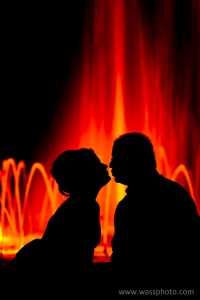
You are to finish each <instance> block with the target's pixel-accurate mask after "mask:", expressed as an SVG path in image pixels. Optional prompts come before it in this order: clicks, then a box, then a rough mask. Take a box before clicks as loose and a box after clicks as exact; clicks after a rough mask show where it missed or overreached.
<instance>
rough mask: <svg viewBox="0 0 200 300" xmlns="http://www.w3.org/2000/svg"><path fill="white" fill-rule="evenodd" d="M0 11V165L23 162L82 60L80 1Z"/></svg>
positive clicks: (82, 2) (82, 5)
mask: <svg viewBox="0 0 200 300" xmlns="http://www.w3.org/2000/svg"><path fill="white" fill-rule="evenodd" d="M50 3H51V1H50V2H48V5H47V4H46V5H44V4H43V5H38V4H37V5H35V6H34V4H32V3H31V2H27V4H24V3H23V4H21V5H20V4H19V3H18V2H17V3H15V2H14V1H13V3H10V2H9V3H8V4H7V5H4V7H3V9H2V10H1V13H2V17H3V26H2V28H1V30H2V31H1V68H0V70H1V98H0V99H1V100H0V101H1V102H0V103H1V107H0V128H1V138H0V162H1V161H2V160H3V159H5V158H8V157H13V158H14V159H16V160H17V161H19V160H21V159H23V160H25V161H26V160H28V159H29V156H30V155H31V153H32V151H33V149H34V144H35V143H36V141H37V140H38V139H40V137H41V136H42V134H43V132H44V131H45V130H47V128H48V126H49V123H50V122H51V116H52V111H53V110H54V108H55V103H56V101H58V99H59V94H60V92H61V90H62V87H63V85H64V84H65V82H66V81H67V78H68V76H70V68H71V67H72V65H73V61H74V60H75V58H76V57H77V56H78V55H80V54H81V40H82V34H83V24H84V16H85V5H86V1H85V0H72V1H69V0H67V1H65V2H64V3H63V4H62V5H60V4H58V3H57V2H56V1H55V2H52V4H50Z"/></svg>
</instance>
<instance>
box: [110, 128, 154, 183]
mask: <svg viewBox="0 0 200 300" xmlns="http://www.w3.org/2000/svg"><path fill="white" fill-rule="evenodd" d="M109 167H110V168H111V169H112V171H111V172H112V175H113V176H114V177H115V181H116V182H119V183H122V184H125V185H129V184H131V183H133V182H134V181H140V180H142V179H143V178H144V177H146V176H149V175H151V174H152V173H154V172H155V170H156V159H155V154H154V150H153V145H152V143H151V141H150V139H149V138H148V137H147V136H145V135H144V134H142V133H138V132H130V133H125V134H123V135H120V136H119V137H118V138H117V139H115V141H114V144H113V148H112V159H111V162H110V165H109Z"/></svg>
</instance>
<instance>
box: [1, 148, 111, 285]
mask: <svg viewBox="0 0 200 300" xmlns="http://www.w3.org/2000/svg"><path fill="white" fill-rule="evenodd" d="M50 173H51V175H52V177H53V178H54V179H55V181H56V182H57V184H58V188H59V191H60V193H61V194H62V195H64V196H65V197H66V201H64V203H62V205H61V206H60V207H59V208H58V209H57V211H56V212H55V213H54V215H52V217H51V218H50V220H49V221H48V224H47V226H46V229H45V231H44V234H43V236H42V237H41V239H35V240H33V241H31V242H30V243H28V244H27V245H25V246H24V247H23V248H22V249H21V250H20V251H19V252H18V253H17V254H16V256H15V258H14V259H13V260H12V261H11V262H10V263H9V264H8V265H7V267H6V270H7V271H8V274H12V275H14V276H18V274H20V276H21V278H22V277H23V280H24V279H25V278H26V277H27V276H31V275H33V276H34V277H36V278H37V281H38V280H39V279H40V280H41V282H43V278H44V276H48V278H53V281H54V280H55V279H57V280H60V279H61V278H62V277H63V278H64V280H69V279H70V280H71V279H75V280H76V279H77V276H79V275H80V277H81V276H84V274H86V273H85V271H87V270H88V269H89V268H90V266H91V264H92V262H93V255H94V249H95V247H96V246H97V245H98V244H99V243H100V239H101V227H100V207H99V204H98V202H97V201H96V197H97V195H98V193H99V191H100V189H101V188H102V187H103V186H104V185H106V184H107V183H108V182H109V181H110V179H111V178H110V176H109V175H108V171H107V165H105V164H103V163H101V161H100V159H99V158H98V157H97V156H96V154H95V152H94V151H93V150H92V149H86V148H81V149H77V150H66V151H64V152H62V153H61V154H60V155H58V157H57V158H56V159H55V160H54V162H53V164H52V169H51V171H50ZM10 272H11V273H10ZM83 272H84V273H83ZM35 274H36V275H35Z"/></svg>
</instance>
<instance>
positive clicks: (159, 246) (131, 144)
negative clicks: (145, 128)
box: [109, 132, 200, 288]
mask: <svg viewBox="0 0 200 300" xmlns="http://www.w3.org/2000/svg"><path fill="white" fill-rule="evenodd" d="M109 167H110V168H111V172H112V175H113V176H114V179H115V181H116V182H118V183H121V184H124V185H126V186H127V189H126V193H127V195H126V196H125V197H124V199H122V200H121V201H120V202H119V203H118V205H117V208H116V211H115V215H114V228H115V231H114V236H113V238H112V242H111V245H112V255H111V263H112V265H113V266H114V268H115V270H116V272H117V270H118V271H119V272H117V273H115V274H117V276H116V280H118V279H119V278H120V280H123V279H124V281H125V282H129V284H130V287H132V288H133V287H136V288H137V284H138V285H139V286H140V287H143V288H145V287H146V288H147V287H148V288H154V287H160V288H161V287H164V286H166V287H167V288H172V287H175V288H178V287H179V285H180V286H181V287H182V288H183V287H186V286H187V285H188V287H191V286H194V285H195V284H196V283H195V281H196V282H198V280H199V276H198V273H197V272H199V269H198V266H199V255H200V250H199V249H200V248H199V237H200V232H199V215H198V212H197V208H196V205H195V202H194V200H193V199H192V198H191V196H190V195H189V193H188V192H187V191H186V189H184V188H183V187H182V186H181V185H180V184H178V183H176V182H174V181H172V180H170V179H167V178H165V177H164V176H162V175H161V174H159V173H158V171H157V169H156V168H157V165H156V158H155V154H154V150H153V145H152V143H151V141H150V139H149V138H148V137H147V136H145V135H143V134H141V133H137V132H133V133H126V134H123V135H121V136H119V137H118V138H117V139H116V140H115V141H114V144H113V148H112V159H111V162H110V165H109ZM196 271H197V272H196ZM129 279H130V280H129ZM120 280H119V282H120ZM199 282H200V281H199Z"/></svg>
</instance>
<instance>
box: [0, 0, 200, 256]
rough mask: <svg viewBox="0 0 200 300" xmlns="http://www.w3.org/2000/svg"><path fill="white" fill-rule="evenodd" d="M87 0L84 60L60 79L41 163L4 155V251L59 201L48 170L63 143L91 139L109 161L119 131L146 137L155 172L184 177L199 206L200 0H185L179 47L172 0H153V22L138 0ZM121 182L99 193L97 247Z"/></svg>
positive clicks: (35, 228)
mask: <svg viewBox="0 0 200 300" xmlns="http://www.w3.org/2000/svg"><path fill="white" fill-rule="evenodd" d="M88 3H89V5H88V9H87V14H86V20H85V35H84V37H83V49H82V50H83V51H82V60H81V62H80V63H79V65H78V67H77V75H76V76H75V78H74V77H73V80H72V81H70V82H69V83H67V84H66V90H67V91H66V92H64V93H63V97H62V99H61V100H60V102H59V105H58V108H57V110H55V115H54V116H53V121H52V125H51V127H49V132H48V133H47V135H46V137H44V144H40V145H37V147H38V151H37V153H39V156H38V157H37V161H41V162H42V163H35V164H33V166H32V168H31V170H29V171H28V172H27V171H26V165H25V163H24V162H19V163H18V164H16V162H15V161H14V160H13V159H12V158H11V159H9V160H5V161H3V163H2V169H1V171H0V172H1V173H0V178H1V195H0V205H1V206H0V209H1V216H0V218H1V219H0V243H1V244H0V245H1V253H3V254H4V255H6V254H8V253H9V252H12V253H15V252H16V251H17V250H18V249H20V248H21V247H22V246H23V245H24V244H25V243H26V242H27V241H28V240H30V239H32V238H33V237H39V236H41V234H42V232H43V231H44V229H45V226H46V223H47V221H48V219H49V218H50V216H51V215H52V214H53V213H54V211H55V210H56V209H57V207H58V206H59V205H60V204H61V202H62V201H63V199H62V198H61V196H60V194H59V193H58V189H57V186H56V184H55V182H54V181H52V180H51V178H50V176H49V169H50V164H51V162H52V161H53V160H54V158H55V157H56V156H57V155H58V154H59V153H60V152H61V151H63V150H65V149H69V148H78V147H92V148H94V150H95V152H96V153H97V155H98V156H99V157H100V158H101V160H102V162H105V163H107V164H109V161H110V156H111V149H112V143H113V140H114V139H115V138H116V137H118V136H119V135H120V134H121V133H125V132H130V131H140V132H142V133H145V134H147V135H148V136H149V138H150V139H151V141H152V143H153V145H154V150H155V154H156V158H157V165H158V171H159V172H160V173H161V174H163V175H164V176H166V177H168V178H171V179H172V180H175V181H178V182H179V183H181V184H182V185H183V186H184V187H185V188H186V189H187V190H188V192H189V193H190V194H191V196H192V197H193V199H194V201H195V203H196V206H197V208H198V211H199V213H200V196H199V195H200V101H199V99H200V87H199V82H200V80H196V79H199V78H200V64H199V54H198V53H199V50H200V18H199V11H200V1H198V0H197V1H195V0H194V1H191V2H190V5H191V14H192V18H191V20H192V21H191V22H192V24H191V27H190V28H191V32H190V41H188V40H186V41H185V42H182V45H181V46H180V45H178V46H177V45H176V40H177V37H176V30H175V22H174V17H173V16H174V11H175V4H176V3H177V2H176V1H173V0H172V1H168V0H163V1H158V2H157V4H158V5H157V6H156V7H155V8H154V10H155V14H154V18H153V20H151V22H150V20H149V19H148V18H149V17H148V16H147V15H146V13H145V11H144V9H143V7H142V3H143V2H142V1H140V0H133V1H125V0H96V1H95V2H90V1H88ZM92 3H93V4H92ZM188 3H189V2H188ZM183 36H184V35H183ZM177 43H178V42H177ZM194 98H195V99H197V101H196V100H195V101H194ZM38 158H39V159H38ZM125 188H126V187H125V186H122V185H120V184H116V183H115V182H114V180H111V181H110V182H109V183H108V185H107V186H106V187H104V188H103V189H102V190H101V192H100V194H99V195H98V199H97V200H98V202H99V204H100V208H101V215H102V219H101V226H102V245H103V247H104V246H106V247H109V237H110V236H112V234H113V216H114V211H115V208H116V205H117V203H118V202H119V201H120V199H122V198H123V196H124V194H125ZM108 249H110V248H108ZM97 251H98V249H97Z"/></svg>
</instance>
